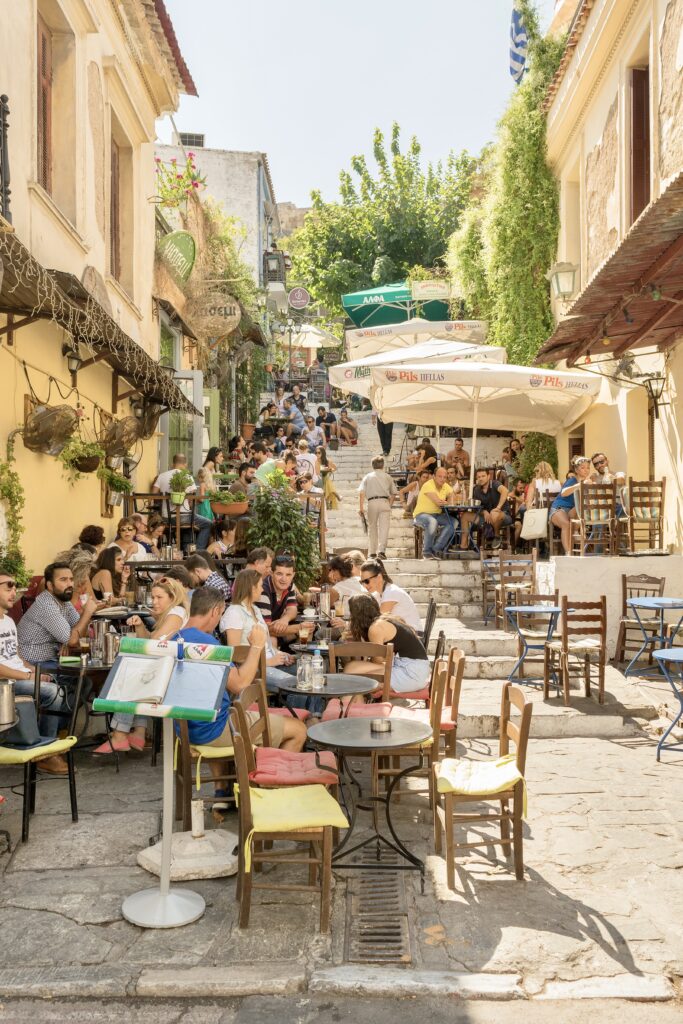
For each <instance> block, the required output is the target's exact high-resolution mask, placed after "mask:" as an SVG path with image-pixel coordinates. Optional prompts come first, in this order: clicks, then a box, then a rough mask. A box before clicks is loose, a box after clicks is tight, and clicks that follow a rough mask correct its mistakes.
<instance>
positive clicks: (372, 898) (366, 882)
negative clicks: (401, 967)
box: [344, 850, 412, 964]
mask: <svg viewBox="0 0 683 1024" xmlns="http://www.w3.org/2000/svg"><path fill="white" fill-rule="evenodd" d="M395 861H396V856H395V854H393V853H391V852H390V851H382V863H384V864H391V863H395ZM360 863H362V864H363V865H367V868H366V870H365V871H363V872H362V873H359V874H358V875H355V876H354V877H352V878H350V879H349V881H348V889H347V901H346V936H345V945H344V959H345V960H346V961H347V962H348V963H381V964H387V963H391V964H407V963H410V962H411V960H412V956H411V952H410V934H409V931H408V910H407V907H406V894H405V882H404V875H403V872H401V871H387V870H384V871H373V870H372V865H373V864H374V863H376V858H375V854H374V851H372V850H364V851H363V854H362V859H361V861H360Z"/></svg>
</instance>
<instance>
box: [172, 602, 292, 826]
mask: <svg viewBox="0 0 683 1024" xmlns="http://www.w3.org/2000/svg"><path fill="white" fill-rule="evenodd" d="M224 609H225V602H224V600H223V595H222V594H220V593H219V592H218V591H216V590H212V589H210V588H203V587H201V588H200V589H199V590H195V592H194V594H193V595H192V603H191V605H190V617H189V619H188V620H187V625H186V626H184V628H183V629H181V630H180V631H179V632H178V633H177V634H176V636H182V638H183V639H184V640H185V641H186V642H187V643H190V644H214V645H218V644H219V641H218V640H216V637H215V636H214V632H215V630H216V627H217V626H218V623H219V622H220V619H221V615H222V614H223V611H224ZM265 642H266V632H265V630H264V629H263V628H262V627H261V626H254V628H253V629H252V631H251V634H250V636H249V645H250V649H249V654H248V655H247V658H246V660H245V661H244V663H243V664H242V665H240V666H239V667H237V666H236V665H231V666H230V674H229V676H228V685H227V688H226V691H225V693H224V694H223V700H222V702H221V706H220V710H219V712H218V715H217V717H216V721H215V722H192V721H190V722H188V733H189V738H190V743H193V744H197V745H199V746H210V747H229V746H232V733H231V731H230V721H229V719H230V705H231V703H232V698H233V697H237V696H238V695H239V694H240V693H241V692H242V690H244V689H246V687H247V686H249V685H250V684H251V683H252V682H253V681H254V676H255V675H256V672H257V670H258V667H259V663H260V660H261V651H262V650H263V647H264V645H265ZM257 715H258V712H254V711H248V712H247V717H248V718H249V719H250V720H251V721H254V720H255V718H256V716H257ZM268 722H269V725H270V735H271V739H272V742H273V746H274V747H281V748H282V749H283V750H294V751H296V752H297V753H298V752H299V751H301V750H303V746H304V743H305V742H306V726H305V725H304V724H303V722H300V721H299V720H298V719H297V718H294V717H293V716H285V715H269V716H268ZM209 766H210V768H211V772H212V774H213V775H214V776H218V775H222V774H224V766H223V762H221V761H216V760H209ZM215 794H216V796H218V797H227V796H228V793H227V791H226V790H224V789H221V788H218V787H216V789H215ZM226 806H227V805H223V806H221V805H219V804H214V809H215V810H221V809H222V810H225V809H226Z"/></svg>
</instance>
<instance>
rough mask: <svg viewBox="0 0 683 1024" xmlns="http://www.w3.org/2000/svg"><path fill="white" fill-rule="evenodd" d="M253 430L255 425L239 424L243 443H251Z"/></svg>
mask: <svg viewBox="0 0 683 1024" xmlns="http://www.w3.org/2000/svg"><path fill="white" fill-rule="evenodd" d="M255 430H256V424H255V423H240V434H241V435H242V437H243V438H244V440H245V441H251V440H252V439H253V437H254V431H255Z"/></svg>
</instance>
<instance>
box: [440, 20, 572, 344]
mask: <svg viewBox="0 0 683 1024" xmlns="http://www.w3.org/2000/svg"><path fill="white" fill-rule="evenodd" d="M521 6H522V8H523V14H524V18H525V23H526V27H527V31H528V33H529V65H528V67H529V70H528V71H527V73H526V75H525V77H524V80H523V82H522V84H521V85H520V86H519V87H518V88H516V89H515V91H514V94H513V96H512V98H511V100H510V103H509V104H508V107H507V109H506V111H505V113H504V114H503V116H502V118H501V120H500V122H499V124H498V133H497V138H496V140H495V142H494V144H493V146H492V147H491V149H490V151H485V152H484V153H483V154H482V156H481V158H480V161H479V167H478V172H479V181H478V182H477V181H476V180H475V182H474V185H473V188H472V196H473V202H472V204H471V206H470V208H469V209H468V211H467V212H466V214H465V215H464V217H463V220H462V223H461V225H460V226H459V228H458V231H457V232H456V233H455V234H454V235H453V236H452V238H451V241H450V245H449V259H448V262H449V269H450V270H451V273H452V275H453V278H454V280H455V281H456V283H457V286H458V289H459V291H460V294H461V295H462V298H463V299H464V301H465V303H466V308H467V312H468V313H469V314H470V315H472V316H476V317H481V318H485V319H488V320H489V322H490V330H489V339H490V341H491V342H492V343H494V344H497V345H502V346H504V347H505V348H506V349H507V352H508V355H509V357H510V360H511V361H512V362H515V363H523V364H526V363H530V362H532V361H533V359H534V357H535V355H536V353H537V352H538V349H539V348H540V346H541V344H542V343H543V341H545V339H546V338H547V337H548V335H549V334H550V333H551V332H552V330H553V327H554V321H553V316H552V311H551V307H550V295H549V288H548V282H547V281H546V278H545V274H546V272H547V270H548V268H549V267H550V266H551V264H552V263H553V261H554V259H555V254H556V250H557V236H558V232H559V196H558V186H557V182H556V180H555V178H554V176H553V173H552V171H551V169H550V167H549V166H548V163H547V159H546V120H545V114H544V112H543V110H542V108H541V104H542V102H543V98H544V96H545V94H546V91H547V88H548V85H549V83H550V81H551V79H552V77H553V75H554V74H555V71H556V69H557V67H558V64H559V61H560V58H561V55H562V52H563V50H564V38H559V39H558V38H553V37H549V36H542V35H541V33H540V31H539V24H538V13H537V10H536V4H535V3H534V0H522V4H521Z"/></svg>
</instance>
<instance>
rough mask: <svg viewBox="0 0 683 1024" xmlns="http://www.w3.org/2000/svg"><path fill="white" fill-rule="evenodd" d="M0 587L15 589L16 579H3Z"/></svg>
mask: <svg viewBox="0 0 683 1024" xmlns="http://www.w3.org/2000/svg"><path fill="white" fill-rule="evenodd" d="M0 587H7V589H8V590H16V589H17V584H16V580H3V581H2V583H0Z"/></svg>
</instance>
